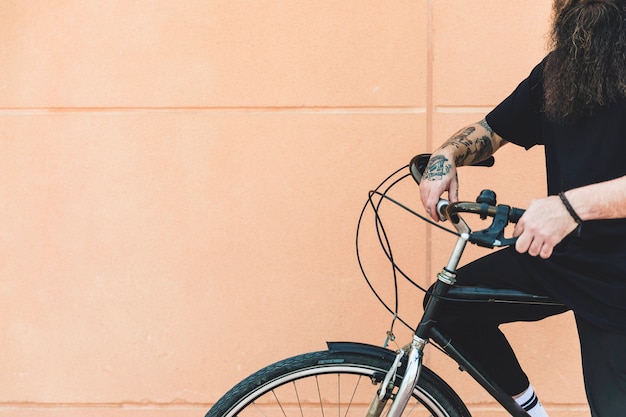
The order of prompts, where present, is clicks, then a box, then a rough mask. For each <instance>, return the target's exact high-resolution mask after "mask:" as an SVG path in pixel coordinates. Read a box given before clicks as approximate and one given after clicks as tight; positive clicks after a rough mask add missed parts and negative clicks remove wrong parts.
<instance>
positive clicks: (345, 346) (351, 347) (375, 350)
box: [326, 342, 396, 362]
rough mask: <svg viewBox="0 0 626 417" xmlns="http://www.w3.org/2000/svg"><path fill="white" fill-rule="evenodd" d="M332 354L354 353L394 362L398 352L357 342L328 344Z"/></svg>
mask: <svg viewBox="0 0 626 417" xmlns="http://www.w3.org/2000/svg"><path fill="white" fill-rule="evenodd" d="M326 345H327V346H328V350H329V351H331V352H354V353H360V354H363V355H367V356H372V357H375V358H379V359H384V360H386V361H391V362H393V361H394V359H395V358H396V352H394V351H392V350H389V349H385V348H382V347H380V346H374V345H368V344H366V343H356V342H326Z"/></svg>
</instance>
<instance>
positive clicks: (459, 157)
mask: <svg viewBox="0 0 626 417" xmlns="http://www.w3.org/2000/svg"><path fill="white" fill-rule="evenodd" d="M479 124H480V126H481V127H483V128H484V129H485V130H486V131H487V133H488V135H483V136H480V137H473V138H472V137H471V136H472V135H474V134H475V133H476V127H475V126H468V127H466V128H465V129H463V130H461V131H459V132H457V133H456V134H454V135H453V136H452V137H451V138H450V139H448V140H447V141H446V142H445V143H444V144H443V145H442V146H441V147H442V148H446V147H454V148H455V155H456V156H455V158H454V163H455V165H456V166H462V165H471V164H472V163H475V162H479V161H482V160H483V159H485V158H487V157H489V156H491V155H492V154H493V152H494V149H493V143H492V142H491V136H492V135H493V130H492V129H491V127H490V126H489V124H487V122H486V121H485V120H484V119H483V120H481V121H480V122H479Z"/></svg>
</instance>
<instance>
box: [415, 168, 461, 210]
mask: <svg viewBox="0 0 626 417" xmlns="http://www.w3.org/2000/svg"><path fill="white" fill-rule="evenodd" d="M446 191H447V192H448V200H450V202H452V203H454V202H457V201H458V200H459V197H458V193H459V182H458V178H457V175H456V167H455V166H454V163H453V162H452V161H450V160H449V159H448V158H447V157H446V156H444V155H433V156H431V158H430V160H429V161H428V165H426V169H425V170H424V174H423V175H422V182H421V183H420V195H421V199H422V204H423V205H424V208H425V209H426V212H427V213H428V214H429V215H430V217H431V218H432V219H433V220H434V221H439V220H440V219H439V213H437V203H438V202H439V199H440V198H441V196H442V195H443V193H444V192H446Z"/></svg>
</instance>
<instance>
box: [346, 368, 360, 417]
mask: <svg viewBox="0 0 626 417" xmlns="http://www.w3.org/2000/svg"><path fill="white" fill-rule="evenodd" d="M361 378H362V376H361V375H359V378H358V379H357V380H356V384H354V391H352V396H351V397H350V401H349V402H348V407H347V408H346V413H345V414H344V417H348V412H349V411H350V406H351V405H352V403H353V402H354V396H355V395H356V391H357V389H358V388H359V385H360V383H361Z"/></svg>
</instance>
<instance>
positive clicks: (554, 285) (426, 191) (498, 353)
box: [420, 0, 626, 417]
mask: <svg viewBox="0 0 626 417" xmlns="http://www.w3.org/2000/svg"><path fill="white" fill-rule="evenodd" d="M553 12H554V18H553V19H554V22H553V28H552V51H551V52H550V53H549V54H548V56H547V57H546V58H545V59H544V60H543V61H542V62H541V63H540V64H539V65H537V66H536V67H535V68H534V69H533V70H532V72H531V74H530V75H529V77H528V78H527V79H525V80H524V81H522V83H521V84H520V85H519V86H518V87H517V89H516V90H515V91H514V92H513V93H512V94H511V95H510V96H509V97H508V98H506V99H505V100H504V101H503V102H502V103H500V104H499V105H498V106H497V107H496V108H495V109H494V110H493V111H492V112H490V113H489V114H488V115H487V116H486V118H485V119H484V120H482V121H480V122H478V123H476V124H472V125H470V126H467V127H466V128H464V129H462V130H461V131H459V132H458V133H457V134H455V135H454V136H452V137H451V138H450V139H448V140H447V141H446V142H445V143H444V144H443V145H442V146H441V147H439V148H438V149H437V150H435V151H434V152H433V155H432V157H431V160H430V161H429V164H428V166H427V167H426V170H425V172H424V176H423V178H424V180H423V181H422V183H421V185H420V191H421V199H422V203H423V205H424V207H425V209H426V211H427V212H428V213H429V214H430V215H431V217H432V218H433V219H434V220H439V218H438V214H437V212H436V208H435V207H436V204H437V201H438V200H439V198H440V197H441V196H442V194H444V193H446V192H447V193H448V199H449V200H450V201H453V202H454V201H458V196H457V194H458V186H459V184H458V178H457V171H456V168H457V167H459V166H463V165H471V164H472V163H475V162H478V161H481V160H483V159H485V158H487V157H488V156H490V155H491V154H493V153H494V152H496V151H497V150H498V149H499V148H500V147H502V146H504V145H505V144H507V143H513V144H516V145H519V146H523V147H525V148H526V149H528V148H530V147H532V146H535V145H541V146H544V148H545V156H546V167H547V185H548V196H547V197H545V198H539V199H536V200H534V201H532V202H531V204H530V206H529V207H528V209H527V211H526V213H525V214H524V216H522V218H521V219H520V221H519V222H518V223H517V225H516V227H515V229H514V232H513V235H514V236H516V237H517V238H518V239H517V242H516V244H515V247H514V248H513V247H511V248H507V249H503V250H501V251H497V252H494V253H491V254H489V255H488V256H486V257H484V258H481V259H479V260H477V261H475V262H473V263H471V264H469V265H466V266H465V267H463V268H460V269H459V271H458V276H457V279H458V281H459V283H460V284H462V285H477V284H478V285H484V286H485V285H486V286H492V287H500V288H516V289H520V290H524V291H528V292H534V293H544V294H547V295H550V296H551V297H553V298H555V299H557V300H559V301H561V302H563V303H564V304H565V305H566V308H561V307H546V306H528V305H506V304H497V305H495V304H475V303H463V302H446V303H445V307H444V310H443V313H444V317H443V318H442V320H441V321H440V326H441V327H442V328H443V329H445V330H446V331H447V332H448V333H449V334H450V336H451V337H452V338H453V339H454V340H455V341H456V343H457V345H458V346H459V347H460V348H461V349H462V350H464V351H465V353H466V354H467V355H468V356H471V357H473V358H474V359H475V360H476V361H477V362H478V363H479V364H481V366H482V367H483V368H484V370H485V371H486V372H487V373H488V374H490V375H491V376H492V377H493V378H494V379H495V381H496V382H497V383H498V384H499V385H500V386H501V387H503V389H505V390H506V391H507V392H508V393H509V394H510V395H511V396H513V397H514V398H515V399H516V401H518V403H519V404H520V405H522V406H523V407H524V408H525V409H526V410H527V411H528V413H529V414H530V415H531V416H533V417H542V416H547V414H546V412H545V410H544V409H543V407H542V406H541V403H540V402H539V401H538V400H537V398H536V396H535V394H534V392H533V389H532V387H531V386H530V384H529V381H528V378H527V377H526V375H525V373H524V372H523V371H522V369H521V368H520V366H519V363H518V362H517V360H516V358H515V355H514V353H513V351H512V350H511V347H510V345H509V344H508V342H507V340H506V338H505V337H504V335H503V334H502V333H501V332H500V331H499V329H498V326H499V325H500V324H502V323H507V322H512V321H533V320H539V319H541V318H544V317H547V316H550V315H554V314H559V313H562V312H564V311H566V310H568V309H571V310H572V311H573V312H574V315H575V317H576V323H577V327H578V332H579V339H580V345H581V354H582V362H583V373H584V378H585V389H586V393H587V399H588V402H589V405H590V408H591V410H592V415H593V416H594V417H623V416H624V415H626V1H625V0H556V1H555V3H554V6H553ZM476 334H479V335H481V336H479V337H476V336H475V335H476Z"/></svg>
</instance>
